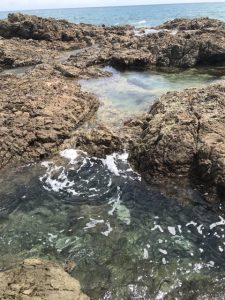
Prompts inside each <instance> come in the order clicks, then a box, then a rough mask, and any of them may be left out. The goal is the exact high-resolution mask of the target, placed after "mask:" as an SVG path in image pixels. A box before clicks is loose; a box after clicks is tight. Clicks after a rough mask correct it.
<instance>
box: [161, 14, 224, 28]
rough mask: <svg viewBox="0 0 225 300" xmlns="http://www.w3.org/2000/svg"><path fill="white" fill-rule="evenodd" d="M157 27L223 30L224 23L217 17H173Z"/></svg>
mask: <svg viewBox="0 0 225 300" xmlns="http://www.w3.org/2000/svg"><path fill="white" fill-rule="evenodd" d="M157 28H159V29H177V30H199V29H203V30H204V29H212V28H217V29H220V30H225V23H224V22H222V21H219V20H217V19H210V18H207V17H205V18H194V19H185V18H183V19H174V20H172V21H167V22H165V23H163V24H162V25H160V26H158V27H157Z"/></svg>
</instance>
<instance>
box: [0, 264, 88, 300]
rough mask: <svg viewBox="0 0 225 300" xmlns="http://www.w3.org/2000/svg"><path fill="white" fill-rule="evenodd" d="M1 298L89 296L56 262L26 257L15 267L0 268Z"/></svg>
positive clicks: (41, 299) (26, 299)
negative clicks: (3, 269) (0, 270)
mask: <svg viewBox="0 0 225 300" xmlns="http://www.w3.org/2000/svg"><path fill="white" fill-rule="evenodd" d="M0 299H2V300H3V299H5V300H11V299H16V300H29V299H32V300H62V299H63V300H88V299H90V298H89V297H88V296H86V295H85V294H83V293H82V291H81V288H80V284H79V282H78V281H77V280H76V279H74V278H72V277H70V275H69V274H67V273H66V272H65V271H64V270H63V268H62V267H60V266H59V265H57V264H55V263H52V262H48V261H44V260H40V259H26V260H25V261H24V262H22V263H21V264H20V265H18V266H17V267H15V268H13V269H11V270H8V271H5V272H0Z"/></svg>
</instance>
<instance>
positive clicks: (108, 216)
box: [0, 149, 225, 299]
mask: <svg viewBox="0 0 225 300" xmlns="http://www.w3.org/2000/svg"><path fill="white" fill-rule="evenodd" d="M21 177H22V178H21ZM10 178H11V191H10V193H9V186H10V185H9V186H8V184H9V180H10ZM7 186H8V187H7ZM21 186H23V188H20V187H21ZM191 192H192V193H193V194H194V197H196V198H198V197H200V196H199V195H198V194H197V192H195V191H191ZM0 195H1V199H4V197H6V199H7V207H8V210H7V211H6V212H7V213H6V214H5V215H4V217H3V215H2V217H1V222H0V231H1V236H0V257H1V258H0V267H1V268H4V267H5V268H6V267H8V266H9V265H11V264H12V263H13V262H16V261H17V260H20V259H22V258H24V257H30V256H40V257H43V258H48V259H53V260H59V261H75V262H76V263H77V266H76V268H75V269H74V270H71V273H72V275H73V276H75V277H77V278H78V279H79V280H80V281H81V284H82V287H83V288H84V290H85V291H86V292H87V293H88V294H89V295H90V296H91V297H92V298H93V299H164V298H163V297H165V299H174V297H175V296H177V295H178V296H179V295H180V298H179V297H178V299H185V291H186V290H185V289H186V288H187V286H189V285H190V284H191V283H192V282H194V283H195V284H194V285H193V284H192V288H191V289H190V291H192V290H193V293H197V294H200V295H204V293H209V292H210V293H211V292H212V291H214V289H215V293H216V292H218V290H223V287H224V279H223V278H224V271H225V270H224V263H225V255H224V250H225V236H224V229H225V219H224V215H223V213H222V211H221V209H220V207H217V208H214V210H213V209H210V208H209V207H208V206H207V205H206V204H205V203H204V200H203V199H199V201H196V202H194V203H186V204H185V205H183V204H181V203H180V202H178V201H177V199H173V198H170V199H169V198H166V197H165V196H163V195H162V194H161V193H160V191H159V190H158V189H157V188H156V187H153V186H149V185H147V184H146V183H145V182H144V181H142V180H141V178H140V177H139V175H138V174H136V173H135V172H134V171H133V170H132V169H131V167H130V166H129V164H128V162H127V155H126V154H123V155H119V154H113V155H110V156H107V158H106V159H102V160H101V159H97V158H93V157H92V158H91V157H88V156H87V155H86V154H85V153H83V152H80V151H76V150H73V149H70V150H65V151H63V152H61V153H60V156H59V157H57V160H55V161H48V162H44V163H42V165H34V166H27V167H24V169H21V170H20V171H18V172H17V171H15V172H14V173H13V174H12V173H11V174H10V176H8V177H7V176H4V179H3V180H2V188H1V194H0ZM10 203H11V205H12V206H11V213H10V210H9V209H10ZM199 203H200V204H199ZM3 204H4V202H3ZM2 208H4V207H2ZM205 282H207V283H208V284H209V283H210V290H207V288H205V286H204V284H205ZM218 284H219V285H220V288H219V289H217V285H218ZM182 295H183V296H182ZM166 297H168V298H166ZM182 297H183V298H182Z"/></svg>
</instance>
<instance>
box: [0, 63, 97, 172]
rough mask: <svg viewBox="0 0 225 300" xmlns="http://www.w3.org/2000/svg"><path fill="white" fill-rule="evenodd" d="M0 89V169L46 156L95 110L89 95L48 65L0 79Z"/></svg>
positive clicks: (94, 99)
mask: <svg viewBox="0 0 225 300" xmlns="http://www.w3.org/2000/svg"><path fill="white" fill-rule="evenodd" d="M0 89H1V95H0V116H1V118H0V120H1V124H2V128H3V130H1V132H0V137H1V144H0V168H2V167H4V166H5V165H6V164H7V163H10V162H14V161H18V160H20V161H34V160H38V159H40V158H44V157H46V156H48V155H49V154H51V153H52V152H54V151H55V150H56V149H57V148H58V146H59V145H60V144H61V143H62V142H63V141H64V140H65V139H67V138H69V137H70V134H71V132H72V131H73V130H74V129H75V128H77V127H78V126H79V125H80V124H81V123H82V122H84V121H85V120H87V119H88V118H89V117H90V116H91V115H92V114H93V113H94V112H95V111H96V110H97V108H98V101H97V99H96V98H95V97H94V96H93V95H90V94H88V93H83V92H81V90H80V85H79V84H78V83H77V82H74V81H70V80H67V79H66V78H65V77H63V76H61V75H60V73H59V72H57V71H56V70H54V68H53V67H51V66H49V65H40V66H38V67H36V68H34V69H33V70H32V71H30V72H28V73H26V74H25V75H24V76H22V77H17V76H12V75H8V76H2V77H1V79H0Z"/></svg>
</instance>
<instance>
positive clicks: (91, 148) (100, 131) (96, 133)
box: [73, 125, 124, 158]
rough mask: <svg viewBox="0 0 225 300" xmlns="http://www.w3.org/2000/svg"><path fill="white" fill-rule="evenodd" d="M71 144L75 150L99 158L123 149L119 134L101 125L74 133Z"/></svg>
mask: <svg viewBox="0 0 225 300" xmlns="http://www.w3.org/2000/svg"><path fill="white" fill-rule="evenodd" d="M73 142H74V146H75V147H76V148H79V149H81V150H83V151H85V152H87V153H88V154H89V155H92V156H95V157H100V158H105V157H106V155H110V154H112V153H114V152H119V151H123V149H124V143H123V142H122V137H120V135H119V133H118V132H117V133H116V132H115V131H113V130H112V129H110V128H107V127H106V126H103V125H101V126H97V127H96V128H92V129H86V128H82V129H80V130H78V131H76V133H75V136H74V137H73Z"/></svg>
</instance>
